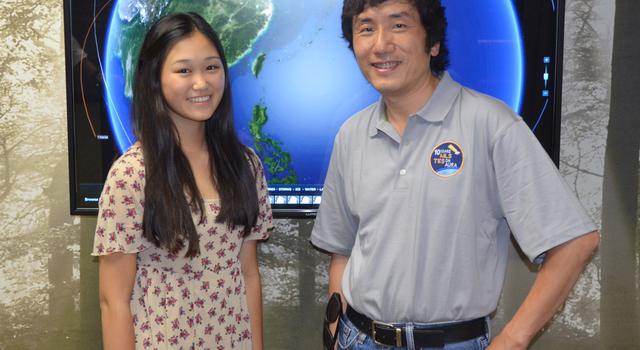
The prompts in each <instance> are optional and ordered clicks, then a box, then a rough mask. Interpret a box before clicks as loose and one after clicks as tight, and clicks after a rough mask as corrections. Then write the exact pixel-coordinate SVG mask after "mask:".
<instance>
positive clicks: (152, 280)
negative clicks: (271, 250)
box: [93, 143, 272, 350]
mask: <svg viewBox="0 0 640 350" xmlns="http://www.w3.org/2000/svg"><path fill="white" fill-rule="evenodd" d="M254 158H255V160H256V163H258V164H259V161H258V158H257V157H254ZM256 179H257V180H256V182H257V184H256V186H257V189H258V198H259V207H260V211H259V217H258V222H257V224H256V226H255V227H254V228H253V230H252V231H251V233H250V235H249V236H247V237H244V238H243V237H242V227H234V226H233V225H227V224H225V223H216V222H215V218H216V216H217V215H218V212H219V210H220V203H219V201H218V200H206V199H205V207H206V208H205V218H204V220H203V222H202V223H200V224H197V223H198V222H199V221H200V215H199V214H195V213H194V214H193V217H194V223H196V230H197V232H198V234H199V236H200V254H199V255H198V256H196V257H194V258H186V257H185V256H184V255H185V252H186V249H187V247H186V245H185V248H183V250H182V251H181V252H179V253H178V254H169V253H168V252H167V251H166V250H164V249H162V248H158V247H156V246H155V245H153V244H152V243H150V242H149V241H147V240H146V239H145V238H143V237H142V214H143V207H144V186H145V171H144V160H143V156H142V148H141V147H140V145H139V144H138V143H137V144H135V145H133V146H132V147H131V148H130V149H129V150H128V151H127V152H126V153H125V154H123V155H122V156H121V157H120V158H119V159H118V160H117V161H116V162H115V163H114V164H113V166H112V167H111V170H110V171H109V175H108V177H107V180H106V183H105V185H104V189H103V192H102V195H101V197H100V210H99V213H98V223H97V227H96V234H95V240H94V248H93V255H107V254H111V253H114V252H122V253H131V254H134V253H135V254H137V270H136V278H135V284H134V288H133V293H132V296H131V304H130V305H131V313H132V315H133V323H134V330H135V338H136V349H215V350H222V349H251V331H250V324H249V312H248V308H247V300H246V295H245V284H244V280H243V277H242V272H241V266H240V260H239V252H240V247H241V246H242V243H243V241H244V240H262V239H266V238H267V237H268V230H269V229H270V228H271V227H272V215H271V208H270V206H269V202H268V200H267V186H266V181H265V178H264V172H263V169H262V166H261V165H260V164H259V166H258V167H257V172H256Z"/></svg>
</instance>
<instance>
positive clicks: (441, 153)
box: [429, 141, 464, 177]
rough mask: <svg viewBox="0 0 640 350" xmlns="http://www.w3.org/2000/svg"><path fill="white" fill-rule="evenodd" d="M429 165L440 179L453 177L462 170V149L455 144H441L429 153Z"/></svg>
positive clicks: (448, 142) (449, 142) (450, 142)
mask: <svg viewBox="0 0 640 350" xmlns="http://www.w3.org/2000/svg"><path fill="white" fill-rule="evenodd" d="M429 163H430V164H431V169H432V170H433V172H434V173H436V175H438V176H442V177H448V176H453V175H456V174H457V173H459V172H460V170H461V169H462V164H463V163H464V152H463V151H462V147H460V145H458V144H457V143H455V142H452V141H447V142H442V143H441V144H439V145H438V146H436V147H435V148H434V149H433V151H432V152H431V157H429Z"/></svg>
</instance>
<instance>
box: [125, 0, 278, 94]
mask: <svg viewBox="0 0 640 350" xmlns="http://www.w3.org/2000/svg"><path fill="white" fill-rule="evenodd" d="M148 1H149V2H148V4H151V5H150V10H149V16H148V17H149V18H151V19H152V20H151V21H148V22H145V23H142V22H141V21H140V20H139V19H140V16H139V15H137V16H136V17H134V19H133V20H131V21H130V22H129V23H122V33H121V36H120V38H119V42H118V43H117V48H118V49H117V52H116V55H117V56H118V57H120V60H121V62H122V71H123V72H124V75H125V96H127V97H128V98H131V97H132V96H133V78H134V75H135V68H136V64H137V62H138V58H139V57H140V48H141V47H142V41H143V40H144V36H145V35H146V33H147V31H148V30H149V27H150V26H151V24H153V22H155V21H156V20H157V19H158V18H160V17H162V16H164V15H165V14H168V13H171V12H196V13H198V14H200V15H201V16H202V17H203V18H204V19H205V20H207V22H209V23H210V24H211V26H212V27H213V29H214V30H215V31H216V32H217V34H218V36H219V37H220V41H221V42H222V46H223V47H224V51H225V56H226V58H227V62H228V64H229V66H232V65H233V64H235V63H236V62H237V61H238V60H239V59H240V58H242V57H243V56H244V55H245V54H247V53H248V52H250V51H251V47H252V45H253V43H254V42H255V41H256V40H257V39H258V37H259V35H260V33H261V32H262V31H263V30H264V29H265V28H266V27H267V25H268V23H269V20H270V19H271V12H270V8H271V0H245V1H237V0H236V1H229V0H227V1H220V0H189V1H187V0H184V1H177V0H174V1H171V2H169V4H165V2H163V1H153V0H148Z"/></svg>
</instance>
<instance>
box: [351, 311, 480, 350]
mask: <svg viewBox="0 0 640 350" xmlns="http://www.w3.org/2000/svg"><path fill="white" fill-rule="evenodd" d="M347 317H348V318H349V320H351V322H352V323H353V324H354V325H355V326H356V327H358V329H359V330H360V331H361V332H364V333H366V334H367V335H369V336H370V337H371V338H372V339H373V340H374V341H375V342H376V343H377V344H380V345H384V346H391V347H398V348H401V347H406V346H407V332H406V327H405V326H395V325H392V324H388V323H382V322H377V321H373V320H371V319H370V318H369V317H367V316H365V315H363V314H361V313H359V312H358V311H356V310H354V309H353V308H352V307H351V305H347ZM486 333H487V330H486V322H485V320H484V318H477V319H475V320H471V321H465V322H457V323H452V324H443V325H434V327H429V328H428V329H425V328H420V329H415V328H414V329H413V339H414V343H415V347H416V348H424V347H437V348H442V347H444V345H445V344H448V343H458V342H461V341H466V340H471V339H474V338H478V337H480V336H482V335H484V334H486Z"/></svg>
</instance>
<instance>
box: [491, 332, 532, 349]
mask: <svg viewBox="0 0 640 350" xmlns="http://www.w3.org/2000/svg"><path fill="white" fill-rule="evenodd" d="M526 349H527V345H526V344H522V343H519V342H517V341H516V340H515V339H513V338H511V337H509V335H508V334H505V333H504V332H501V333H500V334H498V336H496V337H495V338H493V340H492V341H491V344H489V347H488V348H487V350H526Z"/></svg>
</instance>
